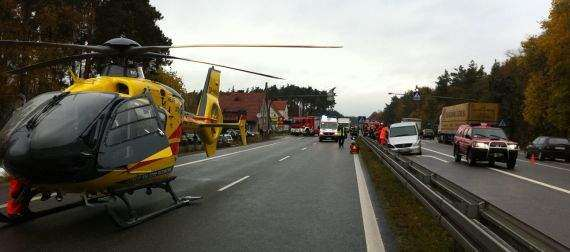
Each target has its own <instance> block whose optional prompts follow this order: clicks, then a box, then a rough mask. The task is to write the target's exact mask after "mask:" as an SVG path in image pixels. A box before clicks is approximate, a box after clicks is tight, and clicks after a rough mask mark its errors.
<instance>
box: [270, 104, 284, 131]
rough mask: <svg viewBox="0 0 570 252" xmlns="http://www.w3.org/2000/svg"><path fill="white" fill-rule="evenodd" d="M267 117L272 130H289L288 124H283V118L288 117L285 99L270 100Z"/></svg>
mask: <svg viewBox="0 0 570 252" xmlns="http://www.w3.org/2000/svg"><path fill="white" fill-rule="evenodd" d="M269 117H270V118H271V129H272V130H275V131H286V130H289V125H285V124H283V122H284V121H285V120H288V119H289V110H288V109H287V101H271V108H270V111H269Z"/></svg>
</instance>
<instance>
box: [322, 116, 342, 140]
mask: <svg viewBox="0 0 570 252" xmlns="http://www.w3.org/2000/svg"><path fill="white" fill-rule="evenodd" d="M337 129H338V121H337V119H336V118H331V117H324V116H323V118H321V125H320V129H319V142H322V141H323V140H326V139H329V140H333V141H338V137H339V133H338V131H337Z"/></svg>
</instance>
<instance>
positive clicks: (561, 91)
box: [369, 0, 570, 143]
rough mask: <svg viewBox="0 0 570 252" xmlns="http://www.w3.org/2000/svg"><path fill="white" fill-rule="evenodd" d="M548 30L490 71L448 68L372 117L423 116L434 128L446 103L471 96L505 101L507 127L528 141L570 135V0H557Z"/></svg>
mask: <svg viewBox="0 0 570 252" xmlns="http://www.w3.org/2000/svg"><path fill="white" fill-rule="evenodd" d="M541 27H542V31H541V33H540V34H538V35H534V36H531V37H529V38H528V39H526V40H524V41H522V42H521V48H520V49H519V50H518V51H517V52H509V53H508V58H507V59H506V60H505V61H503V62H499V61H495V63H494V64H493V66H492V68H491V69H490V71H489V72H486V71H485V69H484V67H483V66H482V65H478V64H477V63H475V62H474V61H471V62H470V63H469V64H468V65H467V66H463V65H460V66H458V67H456V68H454V69H453V70H451V71H448V70H444V72H443V73H442V74H441V75H439V76H438V77H437V79H436V80H435V83H434V84H435V85H433V86H434V87H420V88H418V91H419V93H420V95H421V100H420V101H419V102H416V101H414V100H413V99H412V98H413V94H414V92H415V91H414V90H408V91H407V92H405V94H403V95H402V96H401V97H397V96H393V97H391V100H390V102H389V103H388V104H386V106H385V107H384V109H383V110H381V111H378V112H374V113H372V114H371V115H370V117H369V118H370V119H376V120H380V121H385V122H387V123H394V122H398V121H400V120H401V119H402V118H403V117H418V118H421V119H422V121H423V122H426V124H430V125H431V126H432V127H434V126H435V125H436V124H437V123H438V118H439V114H440V113H441V109H442V107H444V106H449V105H454V104H459V103H462V102H466V101H474V102H495V103H498V104H500V118H501V119H502V120H504V122H505V123H506V127H505V130H506V131H507V133H508V134H509V135H510V136H511V137H512V138H513V139H515V140H517V141H519V142H522V143H528V142H529V141H532V139H534V137H536V136H539V135H553V136H560V137H569V136H570V0H553V1H552V7H551V9H550V14H549V16H548V18H547V19H546V20H544V21H542V22H541Z"/></svg>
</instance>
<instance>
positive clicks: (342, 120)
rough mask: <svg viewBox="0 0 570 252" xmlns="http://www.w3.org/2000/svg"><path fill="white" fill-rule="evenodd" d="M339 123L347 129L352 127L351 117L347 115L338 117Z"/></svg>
mask: <svg viewBox="0 0 570 252" xmlns="http://www.w3.org/2000/svg"><path fill="white" fill-rule="evenodd" d="M338 125H339V126H341V127H344V128H345V129H348V128H350V118H346V117H341V118H338Z"/></svg>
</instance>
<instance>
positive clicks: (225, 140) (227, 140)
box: [218, 133, 234, 144]
mask: <svg viewBox="0 0 570 252" xmlns="http://www.w3.org/2000/svg"><path fill="white" fill-rule="evenodd" d="M233 141H234V139H233V138H232V135H230V134H227V133H226V134H221V135H220V137H218V143H221V144H231V143H233Z"/></svg>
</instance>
